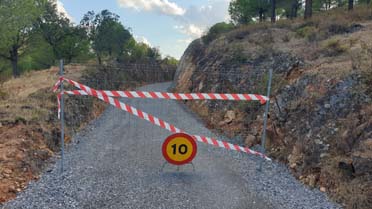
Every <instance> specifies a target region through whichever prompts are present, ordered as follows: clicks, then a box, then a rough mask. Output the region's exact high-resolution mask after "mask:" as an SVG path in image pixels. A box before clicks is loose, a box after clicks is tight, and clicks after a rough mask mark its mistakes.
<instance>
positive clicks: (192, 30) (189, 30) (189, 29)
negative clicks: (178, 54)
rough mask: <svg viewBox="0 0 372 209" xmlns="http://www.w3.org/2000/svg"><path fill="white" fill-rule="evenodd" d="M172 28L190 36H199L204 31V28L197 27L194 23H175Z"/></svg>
mask: <svg viewBox="0 0 372 209" xmlns="http://www.w3.org/2000/svg"><path fill="white" fill-rule="evenodd" d="M174 28H175V29H177V30H179V31H180V32H182V33H184V34H186V35H188V36H190V37H192V38H199V37H201V36H202V35H203V33H204V30H203V29H202V28H199V27H198V26H196V25H194V24H188V25H176V26H174Z"/></svg>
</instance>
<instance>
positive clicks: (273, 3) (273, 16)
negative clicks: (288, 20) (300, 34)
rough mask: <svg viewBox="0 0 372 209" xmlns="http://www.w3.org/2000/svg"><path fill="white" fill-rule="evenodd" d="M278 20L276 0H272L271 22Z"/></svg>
mask: <svg viewBox="0 0 372 209" xmlns="http://www.w3.org/2000/svg"><path fill="white" fill-rule="evenodd" d="M275 21H276V0H271V22H272V23H275Z"/></svg>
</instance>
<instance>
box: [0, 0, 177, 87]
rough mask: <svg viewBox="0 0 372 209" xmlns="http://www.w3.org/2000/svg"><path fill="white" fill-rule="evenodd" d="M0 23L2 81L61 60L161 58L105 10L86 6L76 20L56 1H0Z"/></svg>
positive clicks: (126, 60)
mask: <svg viewBox="0 0 372 209" xmlns="http://www.w3.org/2000/svg"><path fill="white" fill-rule="evenodd" d="M0 25H1V28H0V76H1V79H0V82H1V81H4V80H7V79H9V78H10V77H11V76H13V77H18V76H19V75H20V74H21V73H22V72H25V71H29V70H37V69H46V68H49V67H51V66H53V65H55V63H56V62H57V60H59V59H64V60H65V63H67V64H68V63H72V62H74V63H85V62H87V61H89V60H92V59H93V58H97V60H98V63H99V64H103V63H107V62H112V61H119V62H141V61H162V57H161V54H160V52H159V50H158V49H157V48H154V47H150V46H148V45H146V44H144V43H138V42H136V41H135V40H134V38H133V35H132V34H131V32H130V30H129V29H128V28H126V27H125V26H124V25H123V24H122V23H121V22H120V21H119V16H118V15H116V14H114V13H111V12H110V11H108V10H103V11H101V12H100V13H98V14H95V12H94V11H89V12H88V13H87V14H85V15H84V17H83V18H82V20H81V22H80V24H78V25H75V24H73V23H71V22H70V20H69V19H68V18H67V17H65V16H64V14H61V13H59V12H58V11H57V8H56V0H1V1H0ZM169 60H172V61H173V62H174V61H176V60H175V59H174V58H170V57H167V58H166V61H169ZM174 63H177V62H174Z"/></svg>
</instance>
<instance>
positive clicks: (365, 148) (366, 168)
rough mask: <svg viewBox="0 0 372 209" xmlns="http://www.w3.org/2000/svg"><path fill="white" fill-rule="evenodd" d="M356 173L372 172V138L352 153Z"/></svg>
mask: <svg viewBox="0 0 372 209" xmlns="http://www.w3.org/2000/svg"><path fill="white" fill-rule="evenodd" d="M352 159H353V160H352V164H353V167H354V170H355V174H356V175H364V174H367V173H372V138H371V139H367V140H364V141H362V142H361V143H360V145H359V146H358V148H357V149H355V151H354V152H353V154H352Z"/></svg>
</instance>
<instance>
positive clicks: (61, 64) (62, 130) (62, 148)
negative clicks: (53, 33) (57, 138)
mask: <svg viewBox="0 0 372 209" xmlns="http://www.w3.org/2000/svg"><path fill="white" fill-rule="evenodd" d="M59 74H60V76H61V77H62V76H63V60H62V59H61V60H60V63H59ZM60 85H61V101H60V102H61V173H63V160H64V156H65V112H64V109H65V108H64V105H65V104H64V99H63V94H64V92H63V82H62V81H61V84H60Z"/></svg>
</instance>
